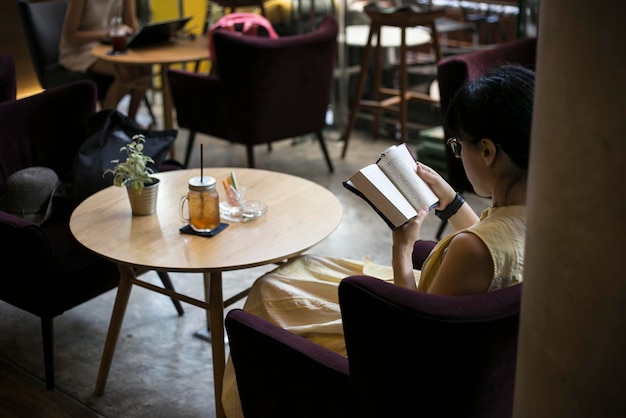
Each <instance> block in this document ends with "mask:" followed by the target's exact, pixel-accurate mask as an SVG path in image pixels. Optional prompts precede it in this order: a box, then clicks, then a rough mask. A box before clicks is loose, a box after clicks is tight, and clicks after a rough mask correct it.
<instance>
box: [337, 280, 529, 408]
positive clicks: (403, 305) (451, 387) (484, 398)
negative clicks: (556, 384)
mask: <svg viewBox="0 0 626 418" xmlns="http://www.w3.org/2000/svg"><path fill="white" fill-rule="evenodd" d="M521 290H522V287H521V285H517V286H512V287H509V288H506V289H503V290H499V291H495V292H491V293H486V294H481V295H474V296H461V297H455V296H438V295H427V294H424V293H420V292H415V291H411V290H407V289H404V288H400V287H398V286H394V285H392V284H390V283H386V282H383V281H381V280H378V279H374V278H371V277H365V276H353V277H349V278H346V279H344V280H343V281H342V282H341V284H340V286H339V301H340V305H341V313H342V318H343V325H344V333H345V339H346V348H347V352H348V361H349V365H350V377H351V381H352V388H353V391H354V396H355V403H356V405H357V406H358V407H360V408H361V410H360V411H358V413H357V416H360V417H396V418H401V417H409V416H411V417H414V416H424V417H438V418H447V417H450V418H453V417H454V418H458V417H463V418H506V417H510V416H511V415H512V408H513V386H514V381H515V362H516V354H517V334H518V326H519V312H520V299H521Z"/></svg>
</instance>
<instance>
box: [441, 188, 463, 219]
mask: <svg viewBox="0 0 626 418" xmlns="http://www.w3.org/2000/svg"><path fill="white" fill-rule="evenodd" d="M463 203H465V198H464V197H463V195H462V194H461V193H459V192H457V193H456V196H454V200H453V201H452V202H450V204H449V205H448V206H446V207H445V208H444V209H443V210H437V209H435V215H437V217H438V218H439V219H441V220H442V221H444V222H445V221H447V220H448V219H450V218H451V217H452V216H453V215H454V214H455V213H457V211H458V210H459V209H460V208H461V206H463Z"/></svg>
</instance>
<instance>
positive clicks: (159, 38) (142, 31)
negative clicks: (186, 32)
mask: <svg viewBox="0 0 626 418" xmlns="http://www.w3.org/2000/svg"><path fill="white" fill-rule="evenodd" d="M190 20H191V16H186V17H178V18H174V19H168V20H161V21H158V22H150V23H148V24H146V25H145V26H142V27H141V28H139V30H137V32H135V33H133V34H132V35H130V36H129V37H128V40H127V42H128V48H137V47H143V46H150V45H156V44H160V43H164V42H167V41H169V40H170V38H172V37H174V36H176V33H177V32H178V31H180V30H181V29H183V28H184V27H185V25H186V24H187V22H189V21H190Z"/></svg>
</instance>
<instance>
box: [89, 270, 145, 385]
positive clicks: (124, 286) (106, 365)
mask: <svg viewBox="0 0 626 418" xmlns="http://www.w3.org/2000/svg"><path fill="white" fill-rule="evenodd" d="M118 269H119V270H120V284H119V286H118V287H117V296H116V297H115V304H114V306H113V313H112V314H111V322H110V323H109V331H108V334H107V338H106V341H105V343H104V349H103V350H102V359H101V360H100V369H99V370H98V378H97V379H96V390H95V393H96V395H102V392H104V386H105V385H106V381H107V378H108V376H109V369H110V368H111V362H112V361H113V355H114V354H115V347H116V345H117V340H118V338H119V336H120V330H121V328H122V322H123V321H124V314H125V313H126V306H127V305H128V299H129V298H130V291H131V290H132V287H133V284H132V282H131V280H132V279H134V278H135V272H134V270H133V269H132V268H131V267H128V266H122V265H118Z"/></svg>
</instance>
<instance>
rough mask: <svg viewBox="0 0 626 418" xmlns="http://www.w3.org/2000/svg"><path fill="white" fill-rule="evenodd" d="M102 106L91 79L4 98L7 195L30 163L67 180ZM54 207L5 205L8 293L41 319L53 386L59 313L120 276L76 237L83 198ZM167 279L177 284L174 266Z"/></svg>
mask: <svg viewBox="0 0 626 418" xmlns="http://www.w3.org/2000/svg"><path fill="white" fill-rule="evenodd" d="M95 110H96V86H95V84H94V83H93V82H92V81H88V80H84V81H78V82H75V83H70V84H66V85H64V86H62V87H55V88H50V89H48V90H46V91H44V92H42V93H39V94H36V95H34V96H30V97H28V98H25V99H20V100H11V101H8V102H4V103H0V196H2V195H3V194H4V192H5V184H6V180H7V178H8V177H9V176H11V174H13V173H15V172H16V171H18V170H21V169H23V168H27V167H32V166H44V167H49V168H51V169H53V170H54V171H55V172H56V173H57V175H58V177H59V179H61V180H64V179H67V178H68V176H69V175H70V173H71V171H72V167H73V163H74V159H75V158H76V155H77V154H78V150H79V147H80V145H81V144H82V142H83V141H84V140H85V133H86V127H87V120H88V118H89V117H90V116H91V115H92V114H93V113H94V112H95ZM53 206H54V211H53V213H52V216H51V217H50V218H49V219H48V220H47V221H46V222H45V223H43V224H42V225H37V224H34V223H32V222H30V221H27V220H25V219H23V218H21V217H17V216H15V215H12V214H10V213H7V212H4V211H2V210H0V265H2V274H1V275H0V300H3V301H5V302H7V303H9V304H11V305H13V306H15V307H17V308H20V309H22V310H25V311H27V312H30V313H32V314H34V315H36V316H38V317H40V318H41V329H42V337H43V338H42V339H43V353H44V369H45V378H46V386H47V387H48V388H50V389H51V388H53V387H54V352H53V319H54V317H56V316H58V315H60V314H62V313H63V312H64V311H66V310H68V309H71V308H73V307H75V306H77V305H79V304H81V303H83V302H86V301H88V300H90V299H92V298H94V297H96V296H98V295H100V294H102V293H104V292H106V291H108V290H110V289H113V288H115V287H117V285H118V281H119V271H118V269H117V267H116V265H115V264H114V263H112V262H110V261H106V260H104V259H102V258H100V257H98V256H96V255H95V254H93V253H91V252H90V251H88V250H87V249H85V248H84V247H83V246H82V245H80V243H78V241H76V239H75V238H74V237H73V235H72V233H71V231H70V228H69V219H70V216H71V213H72V211H73V210H74V208H75V206H76V203H75V202H74V201H73V200H70V199H69V198H61V197H55V199H54V201H53ZM161 279H162V280H163V281H164V284H165V286H166V287H169V288H171V283H170V282H169V277H168V276H167V273H163V276H161ZM179 313H181V311H179ZM0 327H1V323H0Z"/></svg>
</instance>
